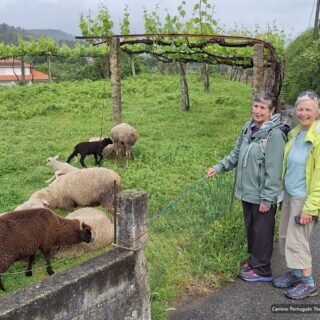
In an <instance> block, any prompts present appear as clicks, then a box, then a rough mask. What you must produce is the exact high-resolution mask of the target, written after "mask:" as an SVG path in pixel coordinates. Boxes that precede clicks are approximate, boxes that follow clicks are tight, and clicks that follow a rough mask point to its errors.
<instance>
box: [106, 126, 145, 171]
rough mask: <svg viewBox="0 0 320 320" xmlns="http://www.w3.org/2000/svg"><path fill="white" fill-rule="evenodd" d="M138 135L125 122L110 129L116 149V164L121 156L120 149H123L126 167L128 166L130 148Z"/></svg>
mask: <svg viewBox="0 0 320 320" xmlns="http://www.w3.org/2000/svg"><path fill="white" fill-rule="evenodd" d="M138 137H139V135H138V133H137V131H136V130H135V129H134V128H133V127H132V126H130V125H129V124H127V123H120V124H118V125H116V126H115V127H113V128H112V129H111V138H112V140H113V143H114V145H115V150H116V165H117V164H118V160H119V158H120V156H121V150H125V156H126V168H128V164H129V158H130V155H131V149H132V146H133V145H134V144H135V142H136V141H137V139H138Z"/></svg>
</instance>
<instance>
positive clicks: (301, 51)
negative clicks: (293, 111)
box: [283, 29, 320, 104]
mask: <svg viewBox="0 0 320 320" xmlns="http://www.w3.org/2000/svg"><path fill="white" fill-rule="evenodd" d="M319 49H320V40H317V41H312V30H311V29H310V30H307V31H306V32H304V33H303V34H301V35H300V36H299V37H297V39H295V40H294V41H293V42H292V43H291V44H290V45H289V46H288V48H287V50H286V70H285V78H284V82H283V96H284V98H285V100H286V101H287V102H288V103H291V104H294V102H295V99H296V97H297V94H298V93H299V92H300V91H303V90H314V91H316V92H318V93H319V92H320V54H319Z"/></svg>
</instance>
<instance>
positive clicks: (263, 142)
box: [207, 92, 286, 282]
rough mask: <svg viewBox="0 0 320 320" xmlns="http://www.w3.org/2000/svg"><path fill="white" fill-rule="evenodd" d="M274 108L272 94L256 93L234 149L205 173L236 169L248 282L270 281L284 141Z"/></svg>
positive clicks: (245, 277)
mask: <svg viewBox="0 0 320 320" xmlns="http://www.w3.org/2000/svg"><path fill="white" fill-rule="evenodd" d="M274 111H275V98H274V96H273V95H271V94H270V93H267V92H262V93H260V94H257V95H255V96H254V97H253V100H252V119H251V120H250V121H248V122H247V123H246V124H245V125H244V127H243V128H242V131H241V134H240V136H239V138H238V140H237V142H236V144H235V147H234V149H233V150H232V151H231V153H230V154H229V155H228V156H226V157H225V158H224V159H223V160H221V161H220V162H219V163H218V164H216V165H214V166H213V167H211V168H209V169H208V174H207V176H208V178H211V177H213V176H215V175H216V174H217V173H220V172H225V171H230V170H232V169H234V168H237V174H236V188H235V195H236V197H237V198H239V199H240V200H242V206H243V213H244V222H245V227H246V233H247V245H248V253H249V260H248V262H246V263H245V264H244V265H243V266H242V273H241V275H240V277H241V278H242V279H243V280H245V281H249V282H271V281H272V272H271V265H270V259H271V255H272V250H273V235H274V225H275V213H276V203H277V196H278V194H279V191H280V186H281V173H282V159H283V152H284V147H285V143H286V134H285V133H284V132H283V130H282V129H281V123H280V115H279V114H275V115H274V114H273V113H274Z"/></svg>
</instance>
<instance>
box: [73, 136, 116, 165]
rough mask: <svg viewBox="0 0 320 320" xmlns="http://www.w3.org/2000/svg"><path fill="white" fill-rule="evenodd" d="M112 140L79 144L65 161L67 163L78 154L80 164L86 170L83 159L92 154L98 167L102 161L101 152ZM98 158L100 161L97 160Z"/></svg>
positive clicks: (106, 139)
mask: <svg viewBox="0 0 320 320" xmlns="http://www.w3.org/2000/svg"><path fill="white" fill-rule="evenodd" d="M111 143H112V140H111V139H110V138H105V139H103V140H102V141H93V142H88V141H85V142H80V143H78V144H77V145H76V146H75V147H74V150H73V152H72V153H71V154H70V156H69V157H68V159H67V163H69V162H70V161H71V160H72V159H73V158H74V157H75V156H76V155H77V154H78V153H80V155H81V157H80V163H81V164H82V167H84V168H87V166H86V164H85V163H84V159H85V157H86V156H87V155H90V154H93V155H94V159H95V164H96V165H97V166H100V163H101V160H102V158H103V157H102V154H101V153H102V150H103V148H104V147H106V146H107V145H108V144H111ZM99 156H100V159H99V158H98V157H99Z"/></svg>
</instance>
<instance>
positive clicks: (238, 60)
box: [76, 34, 276, 68]
mask: <svg viewBox="0 0 320 320" xmlns="http://www.w3.org/2000/svg"><path fill="white" fill-rule="evenodd" d="M115 37H116V38H119V39H121V40H120V42H119V45H120V47H121V50H122V51H124V52H126V53H128V54H130V55H131V54H143V53H147V54H150V55H152V56H154V57H156V58H157V59H158V60H159V61H163V62H185V63H187V62H199V63H208V64H226V65H230V66H241V67H243V68H253V64H254V62H253V50H252V52H250V53H248V52H247V53H245V54H244V55H241V56H239V55H231V54H230V53H231V52H230V51H228V52H227V53H228V54H225V55H223V54H217V53H215V51H216V50H213V48H214V47H215V46H220V47H225V48H248V47H249V48H250V47H251V48H252V47H254V45H256V44H261V45H263V47H264V48H265V49H267V50H268V56H267V59H266V60H267V61H268V62H271V61H274V60H275V57H276V50H275V48H274V47H273V46H272V45H271V44H270V43H269V42H266V41H263V40H260V39H256V38H250V37H240V36H223V35H200V34H130V35H113V36H87V37H76V38H77V39H85V40H87V41H90V42H94V43H95V44H96V45H99V44H101V43H106V42H110V40H111V39H112V38H115ZM165 38H166V39H165Z"/></svg>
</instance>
